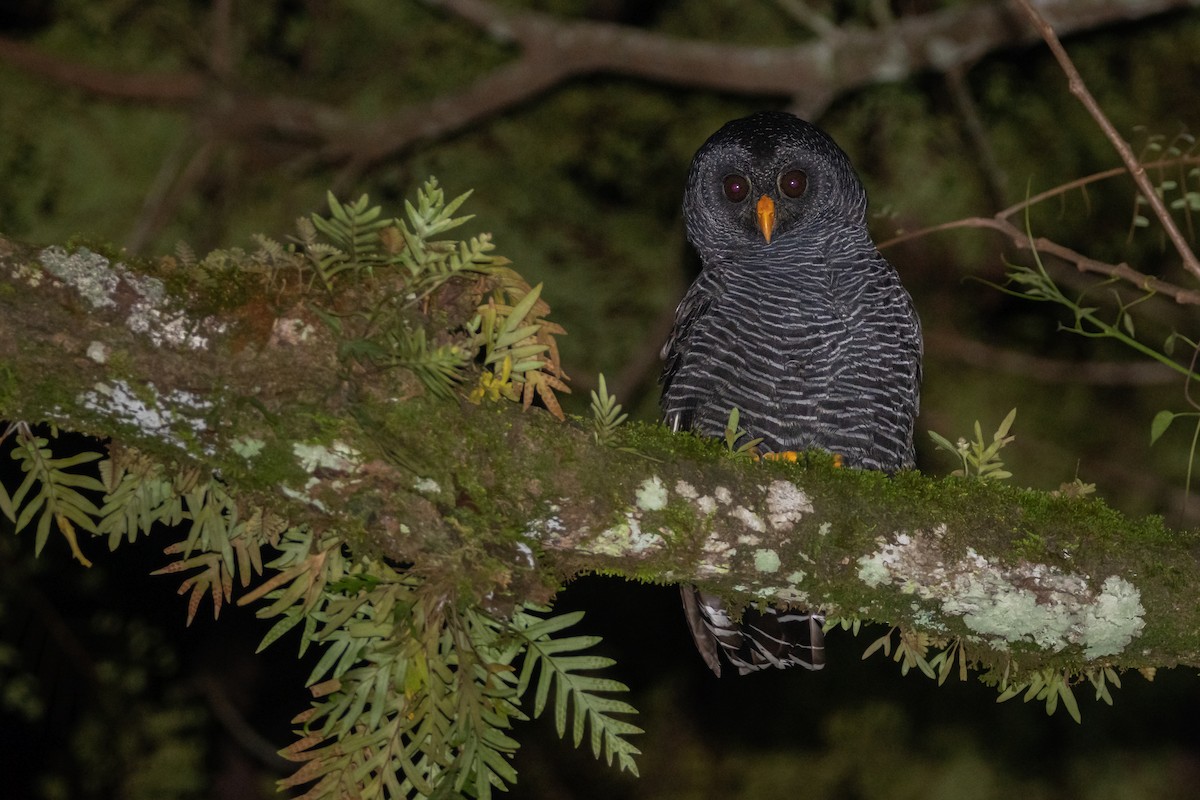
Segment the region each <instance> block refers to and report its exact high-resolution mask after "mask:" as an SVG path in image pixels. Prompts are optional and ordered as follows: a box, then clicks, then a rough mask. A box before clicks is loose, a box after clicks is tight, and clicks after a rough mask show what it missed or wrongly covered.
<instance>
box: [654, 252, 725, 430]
mask: <svg viewBox="0 0 1200 800" xmlns="http://www.w3.org/2000/svg"><path fill="white" fill-rule="evenodd" d="M719 294H720V275H719V271H718V270H707V269H706V270H705V271H704V272H702V273H701V274H700V276H699V277H698V278H696V280H695V281H694V282H693V283H692V285H691V286H690V287H689V288H688V290H687V294H685V295H684V296H683V299H682V300H680V301H679V305H678V306H677V307H676V309H675V326H674V327H673V328H671V335H670V336H668V337H667V341H666V344H664V345H663V347H662V352H661V353H660V355H661V357H662V359H663V362H664V363H663V370H662V376H661V377H660V378H659V382H660V383H662V409H663V419H664V421H665V422H666V424H667V427H669V428H670V429H671V430H673V431H685V430H690V429H691V427H692V421H693V419H694V417H695V415H696V400H695V398H685V397H682V396H676V395H677V394H678V393H676V392H673V391H672V384H673V383H674V380H675V377H676V376H677V375H678V374H679V370H680V368H681V367H682V366H683V363H684V360H685V359H686V357H687V354H688V351H689V347H690V338H691V336H692V335H693V334H694V333H695V330H696V325H697V323H698V322H699V321H700V320H701V319H702V318H703V317H704V316H705V315H706V314H707V313H708V312H709V310H710V309H711V308H712V305H713V303H714V302H715V300H716V298H717V296H718V295H719Z"/></svg>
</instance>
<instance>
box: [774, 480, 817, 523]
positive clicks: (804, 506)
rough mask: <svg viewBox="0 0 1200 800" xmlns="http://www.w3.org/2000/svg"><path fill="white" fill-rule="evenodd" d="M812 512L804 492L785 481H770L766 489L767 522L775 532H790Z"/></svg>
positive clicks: (811, 505)
mask: <svg viewBox="0 0 1200 800" xmlns="http://www.w3.org/2000/svg"><path fill="white" fill-rule="evenodd" d="M812 511H813V504H812V501H811V500H809V498H808V495H807V494H805V492H804V490H803V489H801V488H800V487H799V486H796V485H795V484H793V483H788V482H787V481H772V482H771V485H770V486H769V487H768V488H767V522H769V523H770V525H771V527H772V528H774V529H775V530H777V531H779V530H791V529H792V528H794V527H795V526H796V523H797V522H799V521H800V520H801V519H803V517H804V515H805V514H811V513H812Z"/></svg>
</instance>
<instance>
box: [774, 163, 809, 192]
mask: <svg viewBox="0 0 1200 800" xmlns="http://www.w3.org/2000/svg"><path fill="white" fill-rule="evenodd" d="M807 188H808V176H807V175H805V174H804V170H801V169H792V170H788V171H787V172H785V173H783V174H782V175H780V176H779V191H781V192H783V193H784V194H786V195H787V196H788V197H799V196H800V195H802V194H804V190H805V189H807Z"/></svg>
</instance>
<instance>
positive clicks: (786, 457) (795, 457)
mask: <svg viewBox="0 0 1200 800" xmlns="http://www.w3.org/2000/svg"><path fill="white" fill-rule="evenodd" d="M759 457H760V458H762V459H763V460H764V461H788V462H791V463H792V464H795V463H796V462H797V461H799V460H800V454H799V453H797V452H796V451H795V450H784V451H783V452H781V453H763V454H762V455H761V456H759ZM833 467H834V469H841V467H842V454H841V453H834V454H833Z"/></svg>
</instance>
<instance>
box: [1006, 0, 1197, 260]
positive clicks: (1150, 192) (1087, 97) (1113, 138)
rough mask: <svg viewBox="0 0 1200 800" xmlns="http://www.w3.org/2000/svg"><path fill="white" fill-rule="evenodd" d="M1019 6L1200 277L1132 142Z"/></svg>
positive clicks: (1053, 37)
mask: <svg viewBox="0 0 1200 800" xmlns="http://www.w3.org/2000/svg"><path fill="white" fill-rule="evenodd" d="M1017 3H1018V4H1019V5H1020V6H1021V8H1022V9H1024V11H1025V13H1026V14H1027V15H1028V16H1029V19H1030V20H1031V21H1032V22H1033V25H1034V27H1035V28H1037V30H1038V32H1039V33H1040V34H1041V35H1042V38H1043V39H1045V41H1046V44H1047V46H1049V48H1050V51H1051V52H1052V53H1054V57H1055V59H1057V60H1058V65H1059V67H1061V68H1062V71H1063V73H1065V74H1066V76H1067V86H1068V88H1069V89H1070V91H1071V94H1073V95H1075V97H1076V98H1077V99H1078V100H1079V102H1081V103H1083V107H1084V108H1086V109H1087V111H1088V113H1089V114H1091V115H1092V119H1094V120H1095V121H1096V124H1097V125H1099V126H1100V129H1101V130H1102V131H1104V135H1105V136H1106V137H1107V138H1108V141H1109V142H1110V143H1112V146H1113V147H1114V148H1116V151H1117V154H1118V155H1119V156H1120V157H1121V161H1122V163H1124V164H1125V168H1126V169H1127V170H1129V174H1130V175H1131V176H1132V177H1133V180H1134V183H1136V184H1137V186H1138V190H1139V191H1140V192H1141V193H1142V196H1143V197H1145V198H1146V202H1147V203H1149V204H1150V208H1151V209H1152V210H1153V211H1154V216H1156V217H1157V218H1158V221H1159V222H1160V223H1161V224H1162V226H1163V229H1164V230H1165V231H1166V232H1167V236H1168V238H1170V240H1171V243H1172V244H1174V245H1175V249H1176V250H1177V251H1179V256H1180V258H1182V259H1183V266H1184V268H1186V269H1187V271H1188V272H1190V273H1192V275H1193V276H1195V277H1196V278H1200V260H1197V259H1196V254H1195V253H1194V252H1192V248H1191V246H1190V245H1188V242H1187V239H1186V238H1184V236H1183V234H1182V233H1181V232H1180V230H1179V227H1178V226H1177V225H1176V224H1175V220H1174V219H1172V217H1171V212H1170V211H1168V210H1167V206H1166V204H1164V203H1163V201H1162V198H1161V197H1159V196H1158V192H1156V191H1155V189H1154V185H1153V184H1152V183H1151V182H1150V177H1149V176H1148V175H1147V174H1146V168H1145V166H1144V165H1143V164H1141V163H1140V162H1139V161H1138V160H1137V156H1135V155H1134V154H1133V149H1132V148H1131V147H1130V146H1129V143H1128V142H1126V141H1125V140H1124V139H1123V138H1121V134H1119V133H1117V129H1116V128H1115V127H1113V124H1112V122H1110V121H1109V119H1108V117H1107V116H1105V114H1104V111H1103V110H1101V108H1100V105H1099V104H1098V103H1097V102H1096V98H1094V97H1092V93H1091V92H1090V91H1088V88H1087V85H1086V84H1085V83H1084V82H1083V77H1082V76H1081V75H1080V74H1079V70H1077V69H1076V68H1075V64H1074V63H1073V62H1072V61H1071V57H1070V56H1068V55H1067V51H1066V49H1064V48H1063V46H1062V42H1060V41H1059V40H1058V35H1057V34H1056V33H1055V32H1054V28H1053V27H1051V25H1050V23H1049V22H1047V21H1046V18H1045V17H1043V16H1042V15H1041V14H1040V13H1039V12H1038V10H1037V9H1036V8H1034V7H1033V4H1032V3H1031V2H1030V0H1017Z"/></svg>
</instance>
